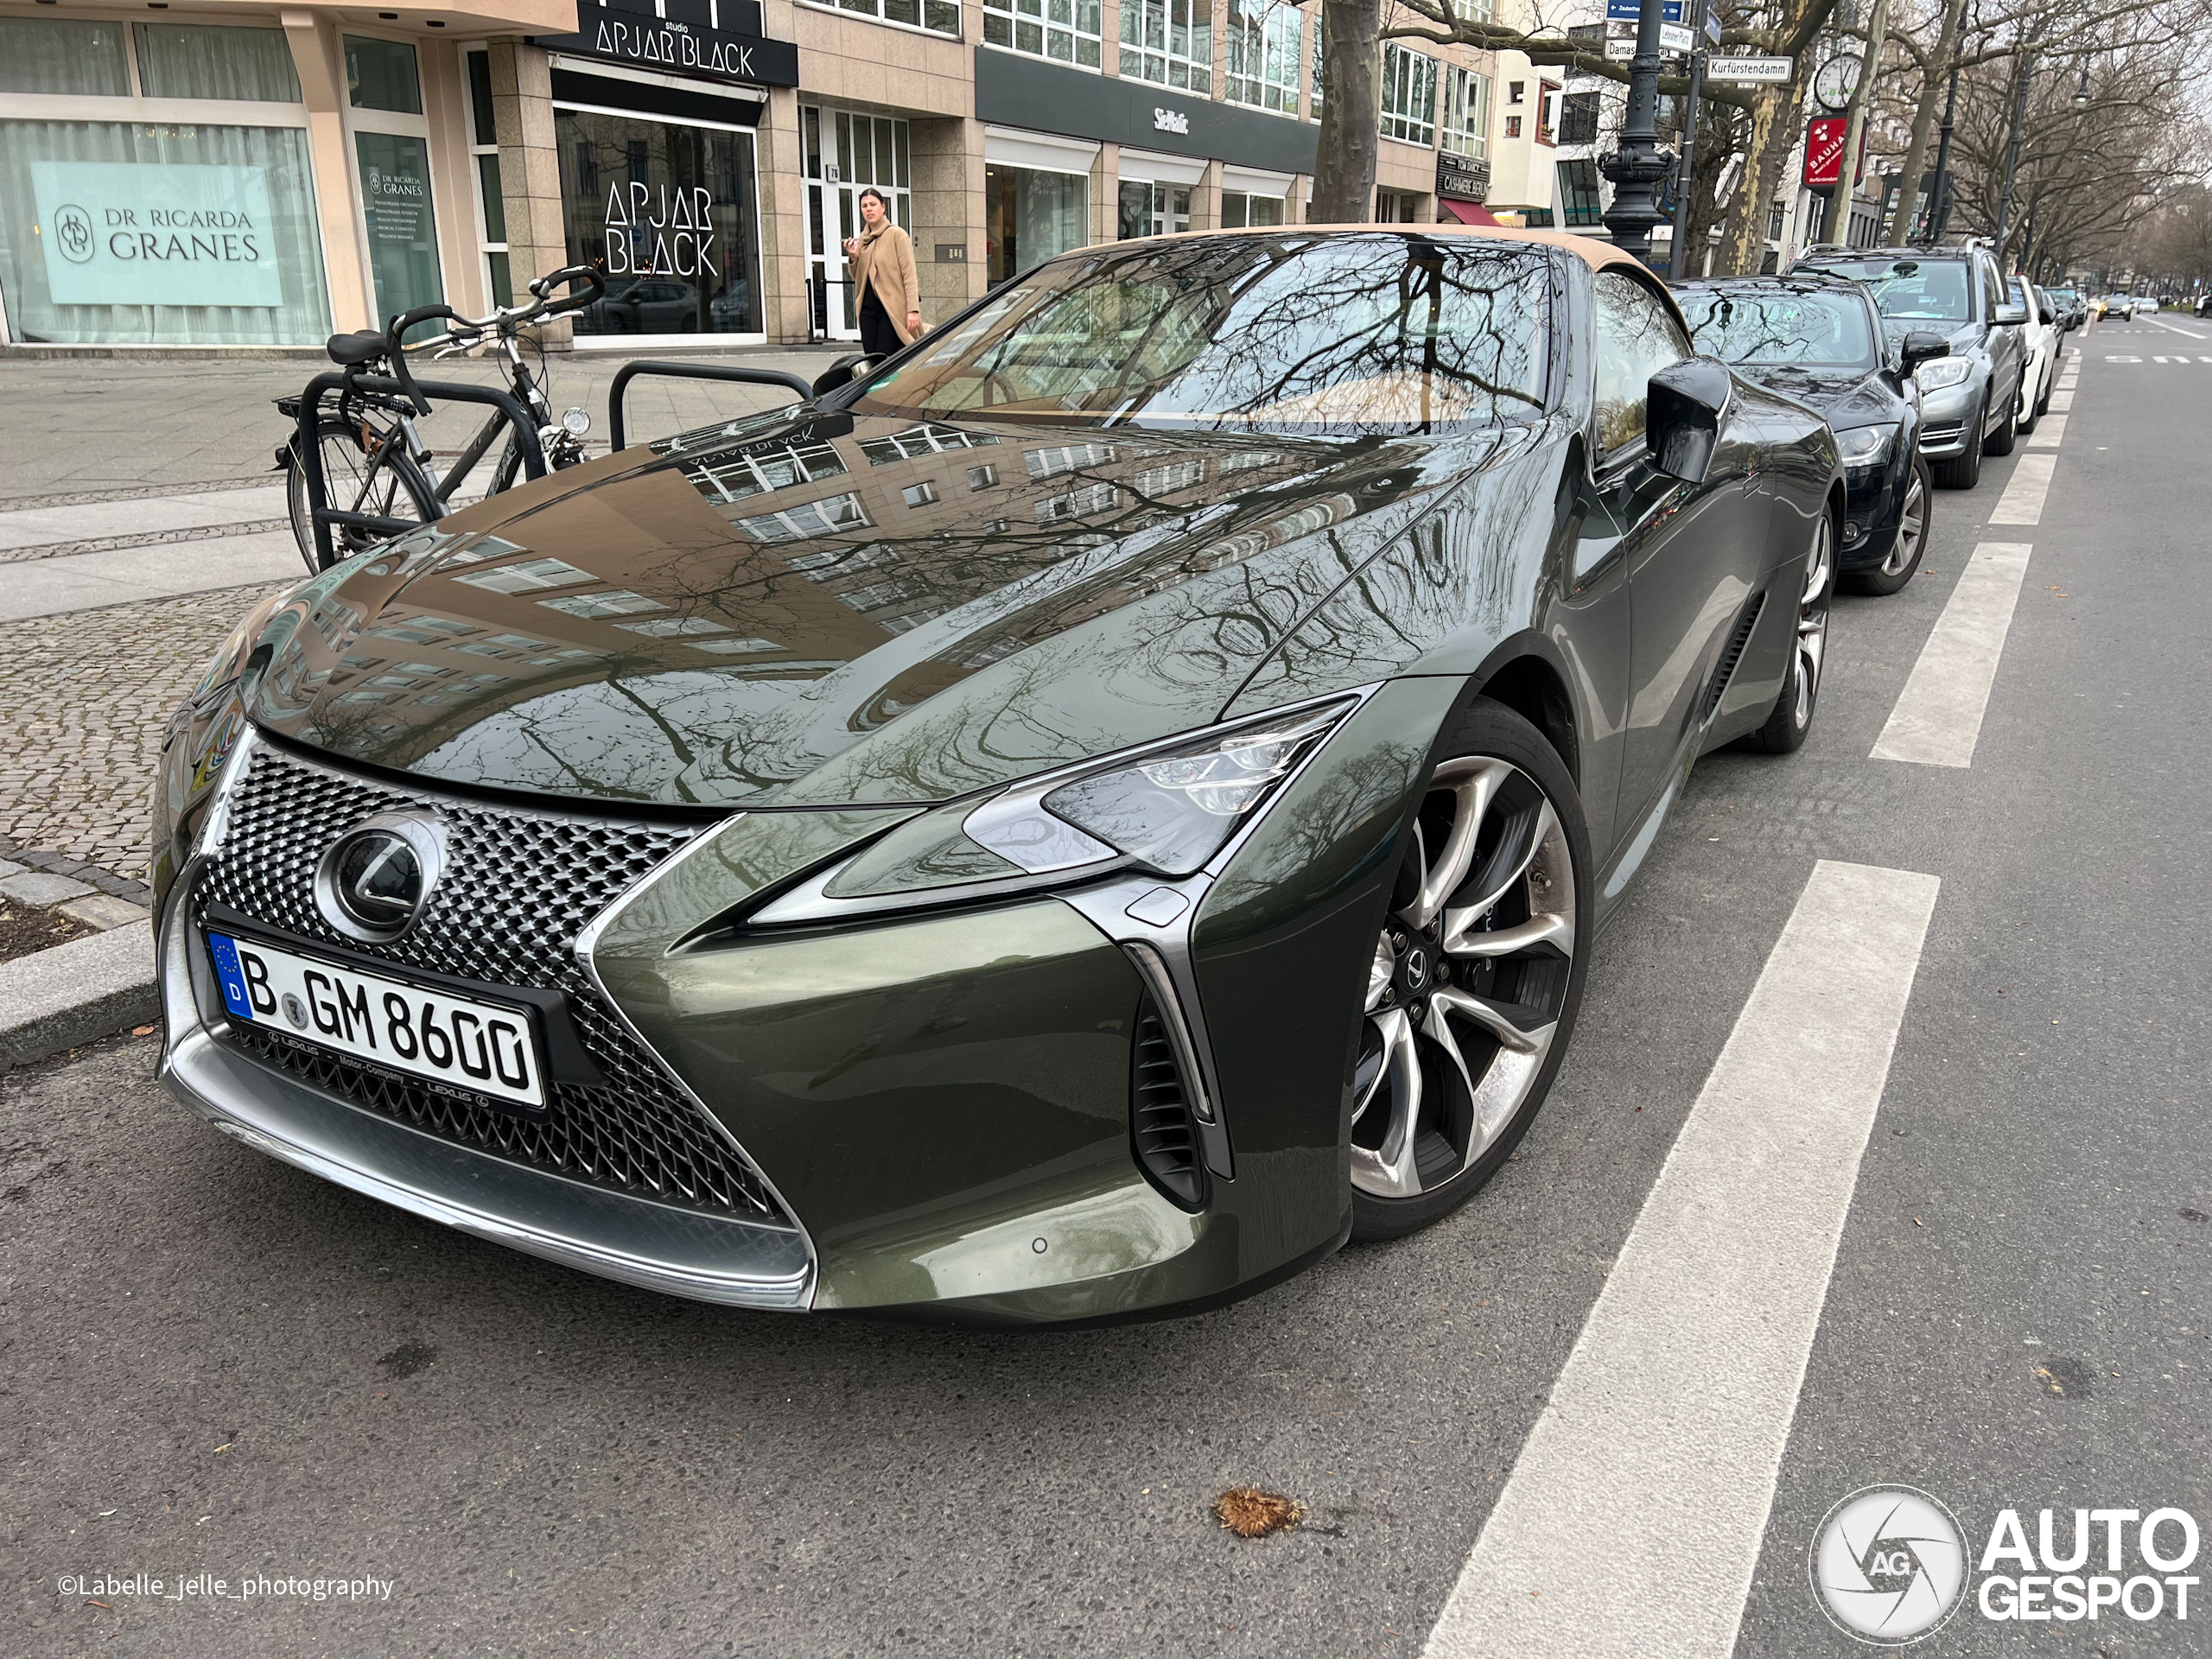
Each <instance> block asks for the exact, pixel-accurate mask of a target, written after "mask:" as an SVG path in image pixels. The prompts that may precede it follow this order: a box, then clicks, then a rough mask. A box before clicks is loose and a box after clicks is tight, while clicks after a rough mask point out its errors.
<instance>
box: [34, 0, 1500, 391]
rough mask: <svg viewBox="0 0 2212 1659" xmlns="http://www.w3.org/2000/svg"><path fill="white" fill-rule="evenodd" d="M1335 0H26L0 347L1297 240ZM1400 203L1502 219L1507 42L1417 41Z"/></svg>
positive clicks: (1382, 194)
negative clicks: (870, 216) (867, 230)
mask: <svg viewBox="0 0 2212 1659" xmlns="http://www.w3.org/2000/svg"><path fill="white" fill-rule="evenodd" d="M1321 60H1322V40H1321V28H1320V6H1319V0H1306V3H1304V4H1302V5H1301V4H1291V3H1287V0H1273V3H1268V0H838V3H834V4H832V3H824V0H467V9H466V10H448V9H445V8H442V7H441V8H430V7H426V6H422V5H414V6H409V5H404V4H401V5H398V6H397V7H396V9H394V10H362V9H356V8H353V7H346V8H343V9H337V8H328V7H320V6H311V5H293V4H287V3H283V0H171V3H168V4H144V5H140V6H138V7H137V8H136V9H133V8H132V7H130V6H126V5H116V4H102V3H97V0H0V343H13V344H18V345H23V344H39V345H55V346H99V347H103V348H112V347H118V346H126V347H127V346H239V347H245V346H308V345H315V344H318V343H320V342H321V340H322V338H323V337H324V336H325V335H326V334H329V333H331V332H333V331H334V330H341V331H342V330H350V329H354V328H361V327H371V326H372V325H374V324H376V323H378V322H380V321H382V320H383V319H385V318H387V317H389V316H391V315H394V314H396V313H397V312H399V311H402V310H405V309H407V308H410V307H412V306H416V305H421V304H427V303H433V302H444V303H447V304H449V305H451V306H453V307H454V308H455V309H456V310H459V311H461V312H462V313H464V314H466V315H483V314H484V313H485V312H486V311H487V310H488V309H489V308H491V307H492V306H493V304H495V303H503V302H510V301H511V300H512V298H513V296H515V295H517V294H518V292H520V291H521V289H522V288H523V286H524V284H525V283H527V282H528V281H529V279H530V278H531V277H534V276H536V275H537V274H539V273H541V272H544V271H550V270H555V269H556V268H558V267H561V266H563V265H570V264H589V265H592V266H594V267H595V268H597V269H599V270H601V271H603V272H604V273H605V274H606V277H607V294H606V296H605V297H604V298H603V299H601V301H600V302H598V303H596V304H595V305H594V306H592V307H591V308H588V310H586V311H584V312H582V313H580V314H578V315H576V316H575V319H574V321H573V324H572V325H571V332H572V334H573V341H574V344H575V346H577V348H578V349H582V350H591V349H597V348H603V347H606V346H629V347H635V346H686V345H689V346H702V345H745V344H759V343H775V344H789V343H798V342H802V341H806V340H823V339H830V340H839V339H855V338H857V336H858V332H859V331H858V328H857V326H856V317H855V305H854V296H853V295H852V292H851V289H850V285H849V282H848V280H847V274H846V269H845V259H844V254H843V251H842V242H843V240H844V238H846V237H847V236H849V235H851V234H853V233H854V232H855V231H856V230H857V229H858V228H859V218H858V213H857V198H858V195H859V194H860V192H861V191H862V190H863V189H865V188H868V187H870V186H873V187H874V188H878V189H880V191H882V193H883V194H885V195H886V196H887V198H888V199H889V200H890V202H891V205H892V211H893V215H894V216H895V217H896V218H897V219H898V220H899V223H901V224H902V225H904V226H906V228H907V229H908V230H909V232H911V233H912V236H913V238H914V243H915V251H916V257H917V260H918V266H919V270H920V276H921V288H922V302H923V311H924V315H925V317H926V318H928V319H929V320H931V321H936V320H937V319H938V318H941V317H943V316H945V315H950V313H951V312H952V311H954V310H956V309H957V308H959V307H961V306H963V305H965V304H967V303H968V302H970V301H972V300H974V299H976V298H977V297H980V296H981V295H982V293H983V292H984V291H985V289H987V288H988V286H989V285H990V284H991V283H994V282H996V281H1000V280H1003V279H1004V278H1005V277H1009V276H1012V275H1014V273H1015V272H1017V271H1019V270H1024V269H1026V268H1027V267H1028V266H1029V265H1032V264H1036V263H1037V262H1038V261H1039V260H1041V259H1044V258H1046V257H1051V256H1052V255H1054V254H1058V253H1060V252H1064V251H1067V250H1069V249H1071V248H1075V247H1080V246H1084V245H1090V244H1095V243H1103V242H1110V241H1114V240H1116V239H1119V238H1127V237H1131V236H1141V235H1150V234H1153V233H1154V232H1163V231H1175V230H1185V229H1188V230H1203V229H1209V228H1213V227H1217V226H1248V225H1270V224H1298V223H1301V222H1303V221H1304V219H1305V217H1306V204H1307V201H1308V200H1309V198H1310V195H1311V192H1312V182H1313V166H1314V154H1315V146H1316V140H1317V138H1318V136H1319V118H1320V112H1321V109H1322V107H1323V101H1324V99H1325V93H1326V88H1325V86H1324V85H1323V84H1322V79H1321V76H1320V74H1319V69H1320V66H1321ZM1493 79H1494V77H1493V73H1492V66H1491V60H1490V59H1489V56H1488V54H1478V53H1473V52H1470V51H1465V50H1462V49H1460V48H1436V49H1432V48H1427V47H1426V46H1422V47H1421V48H1409V47H1407V46H1403V45H1401V44H1397V43H1392V44H1390V45H1389V46H1388V47H1387V48H1386V49H1385V53H1384V61H1383V118H1382V125H1383V141H1382V143H1381V147H1380V148H1381V162H1380V166H1379V168H1378V175H1377V188H1376V201H1375V207H1374V217H1375V218H1376V219H1378V220H1383V221H1386V222H1412V223H1431V222H1434V221H1436V220H1438V219H1454V218H1459V219H1479V218H1480V217H1481V207H1480V204H1481V203H1482V201H1483V200H1484V197H1485V195H1486V194H1489V191H1490V167H1491V154H1490V150H1491V118H1492V113H1493V105H1494V99H1493V97H1492V83H1493Z"/></svg>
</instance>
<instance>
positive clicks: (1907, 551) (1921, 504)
mask: <svg viewBox="0 0 2212 1659" xmlns="http://www.w3.org/2000/svg"><path fill="white" fill-rule="evenodd" d="M1910 479H1911V481H1910V483H1908V484H1907V485H1906V486H1905V490H1904V506H1902V507H1900V508H1899V509H1898V510H1897V539H1896V540H1895V541H1893V542H1891V543H1890V556H1889V557H1887V558H1886V559H1884V560H1883V561H1882V569H1881V573H1882V575H1885V576H1901V575H1904V573H1905V572H1906V571H1907V570H1910V569H1911V568H1912V562H1913V561H1914V560H1915V559H1916V558H1918V557H1919V556H1920V541H1921V537H1923V535H1924V534H1926V532H1927V529H1928V493H1927V491H1926V489H1925V488H1923V486H1922V484H1921V481H1920V468H1919V467H1917V466H1916V467H1913V468H1912V470H1911V474H1910Z"/></svg>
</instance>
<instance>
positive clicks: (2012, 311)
mask: <svg viewBox="0 0 2212 1659" xmlns="http://www.w3.org/2000/svg"><path fill="white" fill-rule="evenodd" d="M2027 320H2028V308H2027V307H2026V306H2024V305H2000V306H1999V307H1998V308H1997V315H1996V316H1995V317H1994V318H1993V319H1992V321H1994V322H1995V323H1996V324H1997V326H1998V327H2000V328H2001V327H2004V326H2005V324H2006V323H2018V322H2025V321H2027Z"/></svg>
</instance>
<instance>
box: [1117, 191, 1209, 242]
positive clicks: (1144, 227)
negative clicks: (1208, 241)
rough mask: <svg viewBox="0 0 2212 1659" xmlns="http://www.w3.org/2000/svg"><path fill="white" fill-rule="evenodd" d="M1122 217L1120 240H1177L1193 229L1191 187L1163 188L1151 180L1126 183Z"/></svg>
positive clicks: (1122, 193)
mask: <svg viewBox="0 0 2212 1659" xmlns="http://www.w3.org/2000/svg"><path fill="white" fill-rule="evenodd" d="M1119 209H1120V211H1119V213H1118V214H1117V215H1116V217H1117V219H1119V221H1120V224H1119V229H1120V239H1121V240H1122V241H1124V242H1126V241H1128V239H1129V238H1131V237H1136V236H1173V235H1174V234H1175V233H1176V232H1179V231H1187V230H1189V229H1190V228H1191V187H1190V186H1188V185H1187V184H1159V183H1155V182H1154V181H1150V180H1147V179H1123V180H1122V188H1121V198H1120V202H1119Z"/></svg>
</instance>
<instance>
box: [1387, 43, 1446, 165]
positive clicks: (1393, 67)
mask: <svg viewBox="0 0 2212 1659" xmlns="http://www.w3.org/2000/svg"><path fill="white" fill-rule="evenodd" d="M1382 101H1383V137H1385V138H1397V139H1402V141H1404V142H1405V143H1409V144H1433V143H1435V142H1436V60H1435V59H1434V58H1432V57H1427V56H1425V55H1424V54H1421V53H1419V52H1408V51H1407V50H1406V49H1405V48H1403V47H1402V46H1399V45H1397V44H1396V43H1395V42H1393V43H1391V44H1389V45H1388V46H1386V47H1384V48H1383V100H1382Z"/></svg>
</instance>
